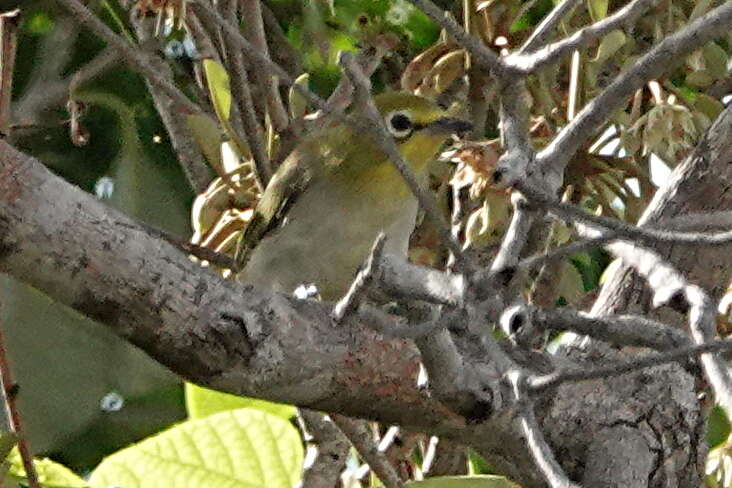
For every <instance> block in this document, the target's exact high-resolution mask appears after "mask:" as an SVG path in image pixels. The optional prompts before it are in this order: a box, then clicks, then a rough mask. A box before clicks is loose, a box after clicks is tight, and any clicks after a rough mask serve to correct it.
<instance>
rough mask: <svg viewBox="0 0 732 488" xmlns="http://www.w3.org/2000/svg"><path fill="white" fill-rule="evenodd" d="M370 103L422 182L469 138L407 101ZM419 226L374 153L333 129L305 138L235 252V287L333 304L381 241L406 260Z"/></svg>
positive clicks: (400, 186)
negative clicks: (446, 149) (302, 292)
mask: <svg viewBox="0 0 732 488" xmlns="http://www.w3.org/2000/svg"><path fill="white" fill-rule="evenodd" d="M375 102H376V106H377V108H378V109H379V112H380V113H381V114H382V116H383V117H384V122H385V124H386V127H387V129H388V130H389V132H390V133H391V135H392V136H393V137H394V139H395V140H396V142H397V144H398V146H399V150H400V151H401V153H402V154H403V155H404V158H405V160H406V161H407V162H408V163H409V165H410V166H411V168H412V170H413V171H414V172H415V173H416V174H417V175H418V176H424V175H425V174H426V169H427V166H428V163H429V162H430V161H432V160H433V159H434V158H435V156H436V153H437V152H438V150H439V149H440V147H441V146H442V145H443V144H444V143H445V142H446V141H447V140H448V139H449V138H450V136H451V135H452V134H455V133H462V132H465V131H467V130H469V129H470V124H469V123H468V122H465V121H463V120H459V119H456V118H452V117H448V116H447V114H446V112H445V111H444V110H442V109H441V108H440V107H438V106H437V105H435V104H434V103H432V102H431V101H429V100H427V99H425V98H422V97H418V96H415V95H412V94H409V93H401V92H392V93H385V94H382V95H378V96H377V97H375ZM416 216H417V201H416V199H415V197H414V196H413V195H412V192H411V191H410V189H409V188H408V187H407V185H406V183H405V182H404V180H403V179H402V176H401V175H400V174H399V173H398V172H397V170H396V169H395V168H394V165H393V164H392V162H391V161H389V160H388V159H387V157H386V155H385V154H384V153H383V152H382V151H381V150H380V149H379V148H378V147H377V145H376V143H374V142H372V141H371V140H370V139H369V136H368V135H367V134H357V133H355V132H354V130H353V129H352V128H351V127H350V126H346V125H345V124H336V125H333V126H331V127H328V128H326V129H324V130H322V131H319V132H317V133H315V134H313V135H311V136H308V137H307V138H306V139H305V140H304V141H303V142H302V143H301V144H300V145H299V146H298V147H297V148H296V149H295V150H294V151H293V153H292V154H291V155H290V156H289V157H288V158H287V160H285V162H284V163H283V164H282V166H281V167H280V168H279V169H278V170H277V172H276V173H275V174H274V176H273V177H272V179H271V181H270V182H269V184H268V185H267V188H266V189H265V191H264V194H263V195H262V198H261V200H260V202H259V204H258V205H257V207H256V209H255V211H254V214H253V216H252V219H251V220H250V222H249V225H248V226H247V228H246V230H245V232H244V235H243V238H242V239H241V241H240V243H239V246H238V249H237V256H236V260H237V263H238V264H239V266H240V267H239V269H240V270H241V271H240V273H239V274H238V275H237V279H238V280H239V281H240V282H242V283H248V284H253V285H258V286H264V287H269V288H273V289H275V290H278V291H281V292H286V293H291V292H292V291H294V290H295V288H297V287H298V286H299V285H301V284H309V283H313V284H315V286H316V287H317V289H318V292H319V293H320V296H321V297H322V298H323V299H325V300H336V299H338V298H340V296H341V295H343V294H344V293H345V292H346V291H347V290H348V287H349V285H350V283H351V281H352V280H353V278H354V277H355V274H356V272H357V271H358V268H359V266H360V265H361V264H363V262H364V260H365V259H366V258H367V257H368V255H369V252H370V250H371V246H372V245H373V243H374V240H375V239H376V237H377V236H378V234H379V232H382V231H383V232H384V233H385V234H386V243H385V251H386V252H387V253H391V254H396V255H401V256H406V254H407V246H408V244H409V236H410V235H411V233H412V231H413V230H414V226H415V219H416Z"/></svg>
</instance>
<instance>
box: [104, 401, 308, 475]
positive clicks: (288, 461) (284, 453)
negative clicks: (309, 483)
mask: <svg viewBox="0 0 732 488" xmlns="http://www.w3.org/2000/svg"><path fill="white" fill-rule="evenodd" d="M302 458H303V452H302V442H301V440H300V435H299V433H298V431H297V429H295V427H293V426H292V424H290V422H288V421H286V420H283V419H281V418H280V417H276V416H274V415H270V414H268V413H265V412H261V411H257V410H251V409H247V408H245V409H240V410H230V411H227V412H221V413H218V414H215V415H211V416H209V417H206V418H203V419H196V420H188V421H186V422H183V423H181V424H178V425H176V426H175V427H173V428H171V429H168V430H167V431H165V432H162V433H160V434H158V435H155V436H153V437H150V438H148V439H146V440H144V441H142V442H140V443H138V444H135V445H133V446H131V447H128V448H127V449H123V450H122V451H119V452H117V453H115V454H112V455H111V456H109V457H108V458H106V459H105V460H104V461H102V463H101V464H100V465H99V466H98V467H97V469H95V470H94V472H93V473H92V475H91V477H90V478H89V483H90V485H91V486H93V487H99V488H102V487H108V486H121V487H124V488H148V487H149V488H152V487H154V488H168V487H169V488H194V487H195V488H209V487H210V488H257V487H262V488H292V487H293V486H295V484H296V483H297V482H298V481H299V479H300V471H301V468H302V466H301V465H302Z"/></svg>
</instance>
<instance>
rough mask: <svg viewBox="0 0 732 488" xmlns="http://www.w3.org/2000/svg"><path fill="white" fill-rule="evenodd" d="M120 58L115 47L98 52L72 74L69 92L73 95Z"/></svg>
mask: <svg viewBox="0 0 732 488" xmlns="http://www.w3.org/2000/svg"><path fill="white" fill-rule="evenodd" d="M118 61H119V58H118V57H117V53H116V52H115V51H114V49H110V48H106V49H105V50H104V51H102V52H100V53H99V54H97V56H96V57H95V58H94V59H92V60H91V61H89V62H88V63H86V64H85V65H84V66H82V67H81V68H79V69H78V70H76V73H74V74H73V75H71V78H70V80H69V89H68V93H69V95H70V96H73V95H74V93H76V92H77V91H78V90H79V88H80V87H81V86H82V85H83V84H84V83H87V82H89V81H91V80H93V79H94V78H96V77H98V76H99V75H101V74H102V73H104V72H105V71H107V70H108V69H109V68H111V67H112V66H114V65H115V64H117V62H118Z"/></svg>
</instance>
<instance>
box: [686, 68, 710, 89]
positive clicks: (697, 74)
mask: <svg viewBox="0 0 732 488" xmlns="http://www.w3.org/2000/svg"><path fill="white" fill-rule="evenodd" d="M686 83H688V84H689V85H691V86H697V87H699V88H706V87H708V86H709V85H711V84H712V83H714V77H713V76H712V75H711V74H710V73H709V71H707V70H705V69H700V70H698V71H692V72H691V73H689V74H688V75H686Z"/></svg>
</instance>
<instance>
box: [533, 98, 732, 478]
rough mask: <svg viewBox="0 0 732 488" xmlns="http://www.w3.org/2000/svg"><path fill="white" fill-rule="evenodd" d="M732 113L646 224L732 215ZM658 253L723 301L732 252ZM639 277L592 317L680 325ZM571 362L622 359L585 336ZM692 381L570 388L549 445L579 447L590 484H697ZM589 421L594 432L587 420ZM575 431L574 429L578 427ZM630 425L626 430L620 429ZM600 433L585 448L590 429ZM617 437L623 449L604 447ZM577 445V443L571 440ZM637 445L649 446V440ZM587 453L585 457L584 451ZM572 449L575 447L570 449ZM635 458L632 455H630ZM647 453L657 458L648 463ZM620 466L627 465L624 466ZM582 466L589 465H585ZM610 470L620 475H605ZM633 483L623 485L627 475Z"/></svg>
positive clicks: (646, 379) (651, 377)
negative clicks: (561, 429)
mask: <svg viewBox="0 0 732 488" xmlns="http://www.w3.org/2000/svg"><path fill="white" fill-rule="evenodd" d="M731 161H732V109H729V108H728V109H727V110H725V111H724V112H723V113H722V115H721V116H720V117H719V118H718V119H717V121H716V122H715V123H714V125H713V126H712V127H711V128H710V129H709V131H708V132H707V133H706V135H705V136H704V137H703V138H702V139H701V140H700V141H699V143H698V144H697V147H696V149H695V150H694V151H693V152H692V154H690V155H689V157H688V158H687V159H686V160H685V161H684V162H683V163H682V164H680V165H679V166H678V167H677V168H676V169H675V170H674V172H673V174H672V176H671V178H670V179H669V182H668V184H667V185H666V187H665V188H663V189H661V190H659V192H658V193H657V194H656V196H655V198H654V199H653V201H652V202H651V204H650V205H649V207H648V208H647V209H646V211H645V213H644V215H643V217H642V218H641V220H640V223H641V224H644V223H652V222H658V221H660V220H662V219H664V218H670V217H674V216H681V215H684V214H687V213H696V212H711V211H715V210H729V209H730V208H732V191H730V190H731V189H732V164H730V162H731ZM655 251H656V252H657V253H658V254H659V255H660V256H661V257H662V258H664V259H665V260H668V262H669V263H671V264H672V265H674V266H675V267H676V268H677V269H679V270H681V271H682V272H683V273H684V274H685V276H687V277H688V278H689V281H691V282H693V283H695V284H697V285H699V286H701V287H703V288H704V289H706V290H708V291H709V292H710V293H711V295H712V296H713V297H715V298H719V297H720V296H721V295H722V294H723V293H724V290H725V289H726V286H727V284H728V283H729V279H730V272H731V271H732V247H731V246H723V247H705V246H698V247H689V246H673V245H667V246H660V247H658V248H656V249H655ZM650 304H651V300H650V294H649V292H648V288H647V287H646V285H645V283H644V282H643V280H642V279H640V278H639V277H638V276H637V275H635V273H634V272H633V271H632V270H630V269H629V268H627V267H624V266H623V267H619V268H618V269H617V270H616V271H615V272H613V273H612V274H611V275H610V276H609V278H608V279H607V280H606V282H605V284H604V286H603V287H602V290H601V293H600V296H599V297H598V299H597V301H596V303H595V306H594V308H593V312H594V313H596V314H611V313H622V312H636V313H641V314H645V315H649V316H656V317H661V318H662V319H663V320H665V321H666V322H669V323H677V324H680V323H681V322H682V318H681V317H680V316H679V315H678V314H676V313H675V312H672V311H670V310H669V309H662V310H657V311H654V310H652V307H651V305H650ZM564 352H565V354H566V356H567V357H568V358H571V359H572V360H575V361H576V360H579V361H583V360H586V361H590V362H592V363H595V364H596V363H597V362H600V361H606V360H609V359H613V358H616V357H618V356H621V355H627V354H638V350H637V349H635V350H633V349H632V348H627V350H625V351H622V352H618V351H617V350H616V349H613V348H609V347H607V346H606V345H604V344H601V343H598V342H596V341H590V340H587V339H585V338H580V339H578V340H577V341H575V343H573V344H571V345H570V346H569V347H567V348H566V350H565V351H564ZM694 386H695V384H694V380H693V378H692V376H691V375H690V374H689V373H687V372H685V371H684V370H682V369H681V367H679V366H667V367H664V368H655V369H653V370H648V371H644V372H642V373H638V374H636V375H633V376H626V377H622V378H619V379H613V380H609V381H595V382H587V383H586V388H587V391H586V394H585V395H582V396H581V397H580V398H577V397H575V396H574V395H576V393H577V392H576V390H574V391H571V392H565V391H564V390H563V389H562V391H560V392H559V394H558V395H557V396H556V397H555V399H554V401H553V405H552V409H551V411H550V412H549V415H548V416H547V417H546V418H545V422H547V421H551V422H558V423H560V424H563V425H565V427H566V428H567V429H566V430H567V431H566V432H565V433H564V434H563V435H560V436H558V437H557V436H555V435H554V433H555V432H554V431H553V432H552V439H553V440H554V442H555V443H556V444H557V445H559V444H561V447H560V449H561V448H567V447H568V446H574V453H573V454H572V455H570V459H574V460H575V461H574V462H573V464H574V469H573V470H572V469H571V470H570V471H574V472H576V473H579V472H581V471H582V469H584V474H583V476H582V479H583V480H584V482H585V483H586V485H587V486H603V487H605V486H607V487H611V486H612V487H634V486H644V487H645V486H652V487H656V486H664V487H666V486H678V487H686V486H698V485H699V483H700V482H701V481H700V479H701V476H702V474H703V463H704V459H705V458H706V444H705V442H704V435H703V420H704V419H703V416H702V415H701V405H700V402H699V401H698V400H697V399H696V398H695V395H694V394H693V392H694ZM588 421H589V422H590V425H588V424H587V422H588ZM573 424H574V425H575V427H571V426H572V425H573ZM619 425H623V426H625V427H626V428H625V429H621V430H617V429H616V427H617V426H619ZM588 428H589V430H590V431H593V432H595V435H594V436H592V437H595V438H596V439H595V440H594V442H593V443H590V444H588V442H589V441H590V439H588V435H587V433H588V432H587V429H588ZM608 436H611V437H613V438H615V439H616V440H617V442H611V441H609V440H604V439H605V438H606V437H608ZM573 439H576V440H577V441H579V442H577V441H575V440H573ZM639 439H645V443H643V442H640V441H639ZM586 449H589V451H588V452H585V450H586ZM570 451H572V448H570ZM629 453H630V455H629ZM649 455H651V458H652V459H653V461H652V462H651V463H649V462H648V458H649ZM623 459H625V460H626V461H625V462H624V461H623ZM583 463H584V464H585V466H584V467H583V466H582V464H583ZM608 473H614V476H612V477H609V478H608ZM622 473H625V474H627V475H628V476H631V473H632V477H631V478H624V477H623V476H625V474H624V475H623V476H621V474H622Z"/></svg>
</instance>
